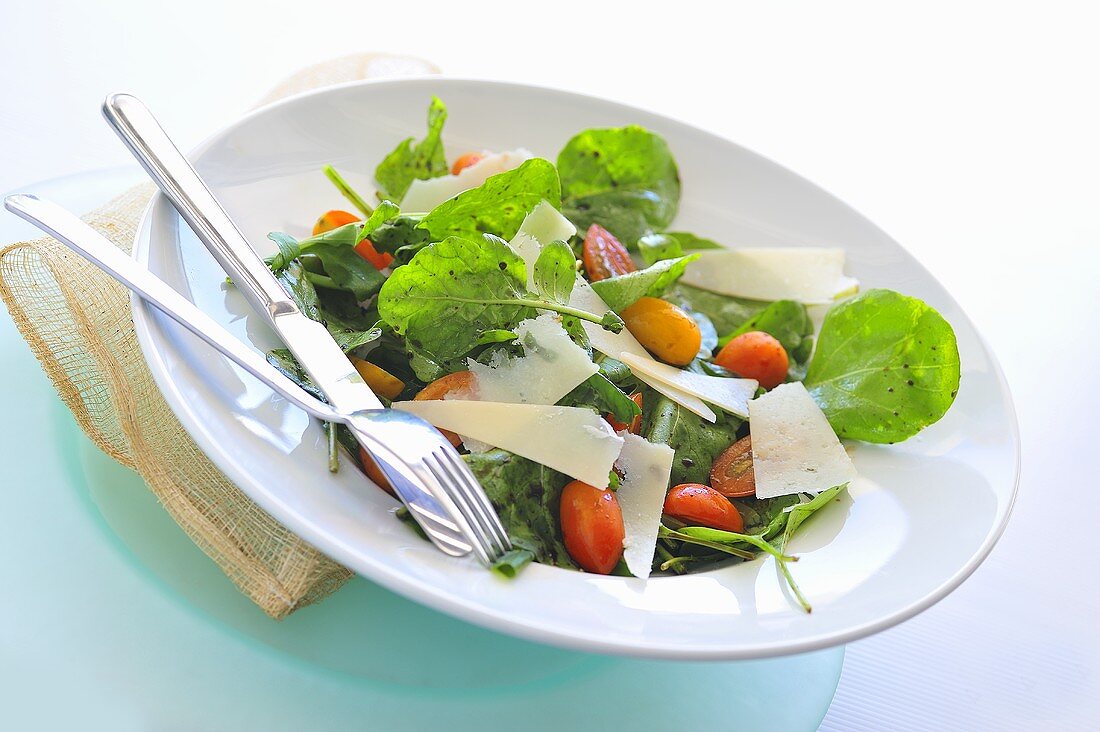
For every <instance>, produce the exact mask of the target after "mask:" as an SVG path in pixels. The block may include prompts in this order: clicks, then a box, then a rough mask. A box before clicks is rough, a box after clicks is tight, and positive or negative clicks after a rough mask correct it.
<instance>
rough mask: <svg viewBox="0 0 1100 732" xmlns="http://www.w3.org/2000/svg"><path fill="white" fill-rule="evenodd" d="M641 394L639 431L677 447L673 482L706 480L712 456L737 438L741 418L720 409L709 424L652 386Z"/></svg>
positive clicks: (654, 440) (708, 479)
mask: <svg viewBox="0 0 1100 732" xmlns="http://www.w3.org/2000/svg"><path fill="white" fill-rule="evenodd" d="M642 394H643V398H642V407H643V408H642V414H643V417H642V435H644V436H645V438H646V439H647V440H649V441H650V442H661V443H664V444H666V445H668V446H669V447H671V448H672V449H673V450H675V451H676V459H675V460H674V461H673V463H672V485H678V484H680V483H709V482H710V468H711V466H712V465H713V463H714V459H715V458H717V457H718V456H719V455H720V454H721V453H722V451H723V450H725V449H726V448H727V447H729V446H730V445H732V444H733V443H734V442H735V441H736V440H737V430H738V428H739V427H740V426H741V421H740V420H739V419H737V418H736V417H734V416H732V415H728V414H722V413H720V414H719V415H718V421H717V422H716V423H714V424H710V423H708V422H705V421H704V420H703V418H702V417H699V416H698V415H695V414H692V413H691V412H689V411H688V410H686V409H684V408H683V407H681V406H680V405H678V404H677V403H676V402H674V401H672V400H671V399H669V398H667V397H665V396H662V395H661V394H659V393H657V392H656V391H653V390H652V389H645V390H643V392H642Z"/></svg>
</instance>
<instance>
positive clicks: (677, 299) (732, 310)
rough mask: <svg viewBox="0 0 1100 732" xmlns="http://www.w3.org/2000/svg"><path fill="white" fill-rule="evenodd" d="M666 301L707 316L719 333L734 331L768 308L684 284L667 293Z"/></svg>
mask: <svg viewBox="0 0 1100 732" xmlns="http://www.w3.org/2000/svg"><path fill="white" fill-rule="evenodd" d="M664 299H665V300H668V301H669V302H671V303H673V304H674V305H679V306H680V307H682V308H683V309H684V310H687V311H688V312H695V313H702V314H703V315H706V316H707V317H708V318H710V321H711V323H713V324H714V327H715V329H716V330H717V331H718V332H719V333H729V332H731V331H733V330H734V329H736V328H738V327H740V326H741V324H742V323H744V322H745V321H746V320H748V319H749V318H751V317H752V316H754V315H756V314H757V313H759V312H760V311H761V310H763V309H764V308H766V307H767V306H768V303H767V302H765V301H762V300H746V299H744V298H739V297H730V296H729V295H719V294H718V293H716V292H709V291H707V290H701V289H699V288H698V287H692V286H691V285H686V284H684V283H683V282H679V283H677V284H676V287H674V288H672V289H671V290H669V291H668V292H667V293H665V295H664Z"/></svg>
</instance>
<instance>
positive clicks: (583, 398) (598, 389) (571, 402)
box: [558, 365, 641, 424]
mask: <svg viewBox="0 0 1100 732" xmlns="http://www.w3.org/2000/svg"><path fill="white" fill-rule="evenodd" d="M601 366H602V365H601ZM558 404H560V405H562V406H566V407H589V408H590V409H594V410H596V411H597V412H599V413H600V414H612V415H614V416H615V419H617V420H618V421H619V422H622V423H623V424H629V423H630V421H631V420H632V419H634V418H635V417H637V416H638V415H639V414H641V409H639V408H638V405H637V404H636V403H635V402H634V400H633V399H631V398H630V397H629V396H627V395H626V393H625V392H624V391H623V390H622V389H620V388H619V387H617V386H616V385H615V384H613V383H612V382H611V380H610V379H609V378H607V376H606V374H604V373H603V372H602V369H601V371H598V372H596V373H594V374H592V375H591V376H589V377H588V378H587V379H585V380H584V381H582V382H581V383H580V384H578V385H577V387H576V388H575V389H573V391H571V392H569V393H568V394H566V395H565V396H563V397H562V398H561V399H559V400H558Z"/></svg>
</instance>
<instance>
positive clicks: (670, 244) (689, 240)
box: [638, 232, 722, 265]
mask: <svg viewBox="0 0 1100 732" xmlns="http://www.w3.org/2000/svg"><path fill="white" fill-rule="evenodd" d="M721 248H722V245H721V244H718V243H716V242H713V241H711V240H710V239H704V238H702V237H699V236H695V234H688V233H686V232H679V233H672V232H665V233H662V234H646V235H645V236H643V237H642V238H641V239H639V240H638V253H639V254H641V255H642V260H643V261H644V262H645V263H646V264H647V265H648V264H653V263H654V262H659V261H660V260H662V259H675V258H676V257H682V256H684V252H690V251H694V250H697V249H721Z"/></svg>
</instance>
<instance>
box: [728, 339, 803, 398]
mask: <svg viewBox="0 0 1100 732" xmlns="http://www.w3.org/2000/svg"><path fill="white" fill-rule="evenodd" d="M714 362H715V363H716V364H718V365H719V366H721V367H722V368H726V369H729V370H730V371H732V372H734V373H735V374H740V375H741V376H743V377H745V378H746V379H756V380H757V381H759V382H760V386H762V387H764V388H765V389H774V388H775V387H777V386H779V385H780V384H782V383H783V382H784V381H785V380H786V379H787V367H788V366H790V360H789V359H788V358H787V351H786V350H784V349H783V344H782V343H780V342H779V341H777V340H776V339H775V337H774V336H772V335H771V334H769V333H764V332H762V331H759V330H753V331H749V332H748V333H742V334H741V335H739V336H737V337H736V338H734V339H733V340H732V341H730V342H729V343H727V344H726V345H725V346H723V347H722V350H721V351H719V352H718V355H717V356H715V357H714Z"/></svg>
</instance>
